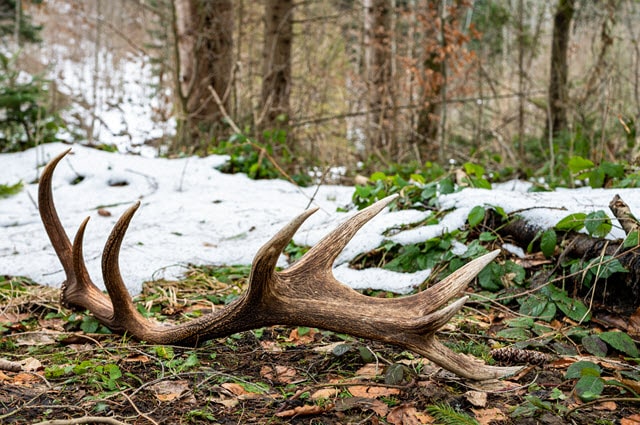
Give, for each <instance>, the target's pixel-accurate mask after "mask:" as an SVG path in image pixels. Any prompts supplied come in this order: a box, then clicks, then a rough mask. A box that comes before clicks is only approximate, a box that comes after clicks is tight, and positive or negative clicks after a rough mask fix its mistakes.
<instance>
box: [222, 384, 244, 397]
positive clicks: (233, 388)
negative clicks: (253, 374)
mask: <svg viewBox="0 0 640 425" xmlns="http://www.w3.org/2000/svg"><path fill="white" fill-rule="evenodd" d="M220 386H221V387H222V388H224V389H225V390H228V391H230V392H231V393H232V394H233V395H247V394H249V391H247V390H246V389H245V388H244V387H243V386H242V385H240V384H236V383H235V382H225V383H224V384H220Z"/></svg>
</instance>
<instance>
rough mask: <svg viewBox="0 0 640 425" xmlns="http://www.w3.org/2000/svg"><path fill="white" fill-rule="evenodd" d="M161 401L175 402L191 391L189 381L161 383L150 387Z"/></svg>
mask: <svg viewBox="0 0 640 425" xmlns="http://www.w3.org/2000/svg"><path fill="white" fill-rule="evenodd" d="M149 389H150V390H151V391H153V392H154V393H155V395H156V398H157V399H158V400H159V401H173V400H175V399H177V398H179V397H180V396H182V395H183V394H184V393H185V392H187V391H189V381H186V380H179V381H160V382H158V383H157V384H153V385H151V386H150V387H149Z"/></svg>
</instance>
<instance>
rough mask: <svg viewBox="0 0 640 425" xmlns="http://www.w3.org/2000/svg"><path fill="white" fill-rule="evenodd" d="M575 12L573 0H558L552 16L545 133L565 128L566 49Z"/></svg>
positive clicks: (566, 99) (566, 105) (566, 104)
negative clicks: (547, 113) (547, 114)
mask: <svg viewBox="0 0 640 425" xmlns="http://www.w3.org/2000/svg"><path fill="white" fill-rule="evenodd" d="M574 12H575V0H559V2H558V7H557V9H556V13H555V15H554V17H553V38H552V40H551V74H550V78H549V116H548V119H547V129H546V132H545V134H550V133H551V134H554V135H556V134H558V133H559V132H561V131H563V130H566V129H567V108H568V89H567V73H568V66H567V49H568V47H569V30H570V29H571V20H572V19H573V14H574Z"/></svg>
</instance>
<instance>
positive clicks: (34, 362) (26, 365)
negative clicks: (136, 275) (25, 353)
mask: <svg viewBox="0 0 640 425" xmlns="http://www.w3.org/2000/svg"><path fill="white" fill-rule="evenodd" d="M20 364H21V365H22V370H24V371H25V372H35V371H36V370H38V369H40V368H42V363H40V360H38V359H34V358H33V357H27V358H26V359H24V360H21V361H20Z"/></svg>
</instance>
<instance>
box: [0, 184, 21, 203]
mask: <svg viewBox="0 0 640 425" xmlns="http://www.w3.org/2000/svg"><path fill="white" fill-rule="evenodd" d="M23 187H24V185H23V184H22V182H18V183H15V184H0V199H2V198H8V197H9V196H11V195H15V194H17V193H20V191H21V190H22V188H23Z"/></svg>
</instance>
